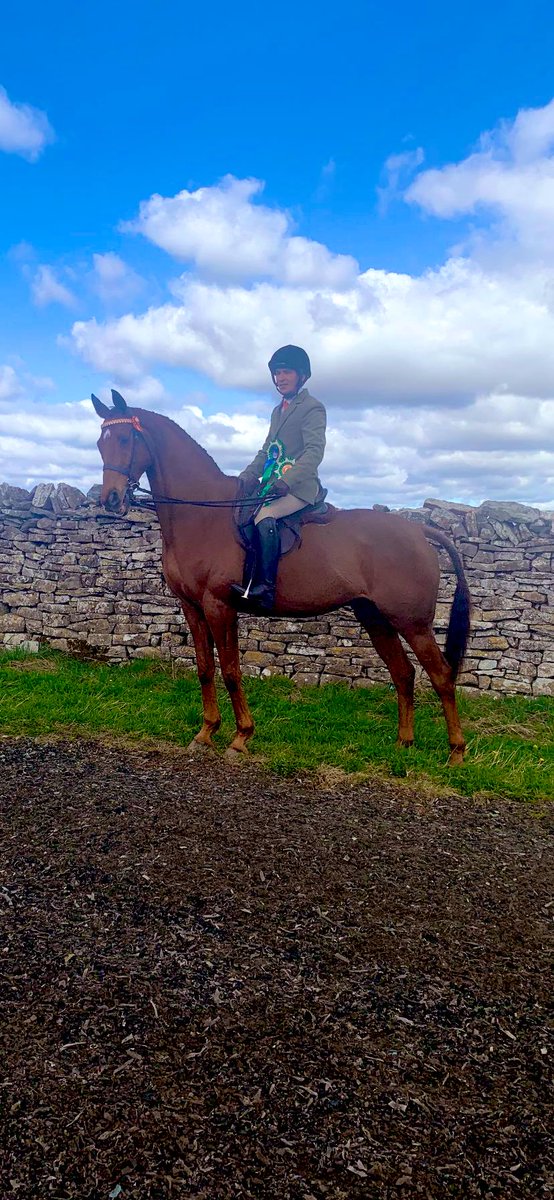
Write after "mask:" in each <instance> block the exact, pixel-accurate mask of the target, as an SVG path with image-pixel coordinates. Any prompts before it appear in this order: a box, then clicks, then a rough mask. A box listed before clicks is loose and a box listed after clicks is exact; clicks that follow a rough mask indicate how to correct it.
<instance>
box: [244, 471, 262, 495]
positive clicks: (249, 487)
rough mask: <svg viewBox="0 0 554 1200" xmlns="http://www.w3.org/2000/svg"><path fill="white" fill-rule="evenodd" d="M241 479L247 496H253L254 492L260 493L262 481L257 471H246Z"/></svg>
mask: <svg viewBox="0 0 554 1200" xmlns="http://www.w3.org/2000/svg"><path fill="white" fill-rule="evenodd" d="M240 478H241V479H242V483H243V487H244V490H245V492H246V495H247V496H251V495H252V494H253V493H254V492H257V491H258V488H259V486H260V480H259V478H258V476H257V475H256V472H255V471H244V472H243V474H242V475H241V476H240Z"/></svg>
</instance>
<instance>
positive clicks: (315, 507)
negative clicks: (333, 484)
mask: <svg viewBox="0 0 554 1200" xmlns="http://www.w3.org/2000/svg"><path fill="white" fill-rule="evenodd" d="M326 495H327V489H326V488H322V489H321V493H320V496H318V498H317V500H316V502H315V504H307V505H306V506H305V508H301V509H300V510H299V511H298V512H295V513H291V515H290V516H289V517H280V518H279V521H278V522H277V523H278V526H279V531H280V534H281V558H282V557H283V555H284V554H289V553H290V551H291V550H294V549H295V547H297V546H301V545H302V533H301V529H302V526H303V525H329V524H330V523H331V521H333V520H334V517H335V514H336V513H337V509H336V508H335V506H334V504H327V503H326V501H325V497H326ZM247 498H248V497H246V495H245V491H244V486H243V484H242V480H241V485H240V487H239V491H238V493H237V500H238V501H244V500H245V499H247ZM259 505H260V500H259V497H258V496H253V497H252V504H251V505H249V504H244V503H238V504H237V505H236V507H235V508H234V509H233V517H234V524H235V534H236V538H237V541H238V543H239V545H241V546H242V547H243V549H244V550H246V552H247V554H248V551H250V552H251V553H252V551H253V549H254V534H255V531H256V526H255V525H254V513H255V512H257V510H258V508H259Z"/></svg>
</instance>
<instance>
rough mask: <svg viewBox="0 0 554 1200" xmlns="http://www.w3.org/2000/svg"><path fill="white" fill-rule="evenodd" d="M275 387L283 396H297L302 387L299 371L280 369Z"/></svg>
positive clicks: (276, 375) (275, 377) (276, 376)
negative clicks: (300, 386)
mask: <svg viewBox="0 0 554 1200" xmlns="http://www.w3.org/2000/svg"><path fill="white" fill-rule="evenodd" d="M274 379H275V387H276V388H277V391H278V392H279V393H280V395H281V396H285V397H286V396H296V393H297V391H298V388H299V385H300V376H299V374H298V371H289V370H287V369H286V368H285V367H279V368H278V369H277V371H276V372H275V375H274Z"/></svg>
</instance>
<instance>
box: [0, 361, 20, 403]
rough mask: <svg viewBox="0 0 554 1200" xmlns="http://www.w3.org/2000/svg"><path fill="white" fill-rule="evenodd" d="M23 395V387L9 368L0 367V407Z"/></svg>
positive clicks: (11, 368)
mask: <svg viewBox="0 0 554 1200" xmlns="http://www.w3.org/2000/svg"><path fill="white" fill-rule="evenodd" d="M22 393H23V386H22V384H21V381H20V379H18V377H17V374H16V372H15V371H14V369H13V367H11V366H7V365H4V366H1V365H0V405H2V407H4V405H6V404H9V403H10V402H11V401H12V400H15V399H16V398H17V397H18V396H21V395H22Z"/></svg>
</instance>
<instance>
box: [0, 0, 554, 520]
mask: <svg viewBox="0 0 554 1200" xmlns="http://www.w3.org/2000/svg"><path fill="white" fill-rule="evenodd" d="M3 12H4V16H3V38H2V49H1V51H0V85H1V86H2V88H3V89H4V115H3V117H2V112H1V110H0V207H1V214H2V220H1V225H0V229H1V234H0V311H1V317H2V320H1V322H0V474H1V475H2V477H4V478H11V479H13V480H14V481H17V482H22V483H26V484H29V485H30V484H32V483H33V482H35V481H36V480H37V479H38V478H66V479H68V478H69V479H71V481H75V482H79V481H80V482H81V483H82V484H83V485H85V484H87V483H89V482H91V481H92V480H93V479H94V478H96V477H97V473H98V472H97V465H96V459H95V457H94V456H95V453H96V452H95V450H94V438H93V436H92V434H93V421H92V417H91V416H90V413H89V412H88V410H87V409H86V407H85V408H83V405H82V401H83V400H84V398H85V397H86V396H87V395H88V394H89V393H90V391H91V390H94V391H98V392H102V391H103V389H105V388H106V387H107V386H108V385H109V384H114V385H116V386H119V387H120V388H121V390H122V391H123V392H124V393H128V394H129V395H130V396H131V398H135V399H136V400H137V402H138V399H142V400H143V401H144V404H145V406H147V407H153V408H156V407H158V408H159V407H163V408H164V411H168V412H171V413H172V415H174V416H175V417H176V419H178V420H180V421H182V423H183V424H185V425H187V427H188V428H190V430H191V432H194V434H195V436H198V437H199V440H201V441H203V442H204V444H208V446H209V447H210V449H211V450H212V452H213V453H214V455H215V457H216V458H217V459H218V461H220V462H221V465H222V466H224V468H225V469H228V470H237V469H240V468H241V466H242V465H244V462H245V461H247V460H248V459H249V457H251V453H253V452H254V450H255V449H256V448H257V439H259V437H260V436H261V435H262V434H263V426H264V422H265V420H266V418H267V415H268V414H269V411H270V407H271V388H270V386H269V387H268V381H267V380H266V375H265V363H266V362H267V358H268V357H269V355H270V353H271V352H272V350H273V349H274V348H275V345H277V344H280V342H281V341H284V340H287V341H288V340H294V341H300V342H302V343H305V344H306V345H307V348H308V349H309V350H310V352H311V354H312V358H313V362H314V371H313V390H314V391H315V392H316V394H318V395H320V397H321V399H322V400H324V401H325V402H326V403H327V404H328V406H329V415H330V431H331V433H332V439H331V440H332V447H331V446H330V450H329V453H328V458H329V464H328V465H329V471H328V480H329V482H330V484H331V491H332V494H333V496H334V498H335V499H338V500H339V501H340V502H342V503H359V502H360V503H370V502H371V503H373V502H374V501H375V500H379V501H385V502H387V503H393V504H395V505H403V504H410V505H413V504H416V503H419V502H420V501H421V499H423V498H424V495H428V494H437V493H438V494H441V495H443V496H444V497H445V498H451V499H464V500H467V501H468V502H473V503H479V502H480V500H483V499H485V498H488V497H489V496H495V497H498V498H504V499H523V500H528V501H531V502H537V503H540V504H543V505H544V506H547V505H550V504H552V505H554V461H553V458H552V450H553V445H552V434H553V432H554V417H553V413H552V409H553V400H552V397H553V396H554V375H553V368H554V363H552V362H551V360H550V355H551V351H550V349H549V347H547V345H546V344H547V343H548V342H549V340H550V335H551V334H552V333H554V329H552V328H551V321H552V316H551V310H550V292H549V288H550V286H551V285H552V287H553V288H554V275H552V271H553V266H554V255H553V252H552V247H551V246H550V244H549V235H550V236H551V235H552V234H554V190H553V191H552V197H551V196H550V191H549V190H548V188H549V186H550V182H551V180H550V175H551V170H552V177H553V179H554V168H553V163H552V154H553V149H554V107H551V102H552V98H553V96H554V70H553V68H552V63H553V62H554V15H553V14H552V9H551V6H550V5H547V4H546V3H543V2H535V3H527V4H525V5H524V4H520V3H517V4H516V3H508V4H502V5H500V4H490V5H483V4H479V5H477V4H476V3H469V4H466V5H465V6H463V7H460V8H459V9H454V8H453V6H445V5H444V4H441V5H439V4H435V3H428V4H423V5H421V6H419V7H417V8H416V9H414V6H413V5H407V4H402V3H401V4H397V5H387V6H385V5H383V4H379V5H376V4H367V3H366V4H361V3H348V2H347V3H343V4H342V5H341V6H333V8H332V9H331V8H329V10H328V11H327V10H326V9H324V8H323V7H322V6H321V5H320V4H315V3H304V4H300V5H297V4H294V5H293V4H292V3H281V4H279V5H266V6H265V7H264V8H263V10H262V8H261V6H260V5H258V4H256V5H255V4H253V3H242V4H240V5H239V6H236V7H235V8H230V7H229V6H228V5H223V4H211V5H204V6H198V7H196V6H195V8H194V11H193V10H192V9H191V6H188V5H184V4H176V3H164V4H158V5H156V4H153V3H148V4H147V3H144V2H142V0H139V2H138V3H134V4H133V5H130V4H127V3H119V4H117V5H115V4H111V5H109V6H108V5H107V4H106V3H104V2H103V0H101V2H100V3H96V4H95V5H94V6H89V5H75V4H68V3H53V4H51V5H49V6H47V7H45V6H44V5H38V4H35V3H31V4H27V5H26V6H21V5H17V6H16V4H15V3H9V4H7V5H6V6H5V7H4V10H3ZM21 105H24V106H31V108H32V109H33V110H34V113H33V112H31V113H30V114H29V113H28V110H25V111H27V115H28V121H29V122H30V123H31V125H32V124H33V122H34V124H35V127H36V128H37V129H39V134H37V136H38V137H39V141H40V130H42V137H43V142H42V144H38V143H37V144H36V145H35V146H34V149H33V148H31V149H29V145H28V144H26V143H25V135H22V136H23V141H22V142H21V139H20V144H18V143H17V136H16V134H17V128H16V127H17V123H18V120H19V117H18V114H20V112H21V110H20V108H19V106H21ZM40 114H42V116H40ZM525 114H528V115H527V116H526V115H525ZM2 120H4V125H3V124H2ZM12 121H13V125H12V124H10V122H12ZM46 121H47V122H48V125H46V124H45V122H46ZM502 122H505V124H502ZM3 129H4V135H3V134H2V130H3ZM6 130H7V132H6ZM14 130H15V133H14ZM2 139H3V140H2ZM10 139H11V140H10ZM226 177H232V179H231V181H229V180H227V182H226V183H224V184H223V185H222V184H221V182H220V181H221V180H223V179H225V178H226ZM245 180H256V181H259V188H257V189H250V191H248V188H246V189H245V188H242V190H241V185H240V183H238V182H237V181H245ZM537 180H538V181H540V188H539V187H537V194H538V192H539V191H540V190H541V189H545V194H544V197H543V203H542V205H538V206H537V205H533V204H531V202H530V200H529V199H528V201H527V205H525V204H522V201H521V194H522V193H526V194H527V195H528V197H529V196H532V195H533V189H534V185H535V183H536V181H537ZM233 181H234V182H233ZM262 183H263V190H262ZM181 194H183V198H182V199H181V201H180V202H179V203H176V202H173V198H175V197H178V196H179V195H181ZM153 195H158V196H159V197H161V198H163V201H162V204H161V209H160V211H159V212H158V213H157V215H156V219H155V220H154V216H155V214H154V213H153V209H152V207H150V208H148V207H145V206H148V204H149V203H150V198H151V197H152V196H153ZM541 195H542V191H541ZM551 198H552V201H553V205H552V208H553V217H552V224H551V226H550V225H549V223H548V210H549V205H550V199H551ZM141 205H142V206H143V209H142V210H141V211H142V216H141V217H140V218H139V206H141ZM201 209H202V212H203V213H204V215H203V218H202V229H201V230H200V231H199V230H198V228H197V227H196V226H194V221H193V220H192V217H194V219H196V216H197V214H198V213H199V212H200V210H201ZM545 214H546V215H545ZM133 222H134V230H133V231H130V230H129V223H133ZM191 222H192V223H191ZM125 223H127V229H126V230H124V229H123V228H122V226H123V225H124V224H125ZM193 226H194V227H193ZM237 230H238V233H237V232H236V231H237ZM234 236H235V237H238V239H239V241H240V242H241V245H243V244H244V241H245V240H247V241H248V239H249V238H250V237H251V239H252V245H254V242H255V248H254V249H255V250H256V253H255V252H254V250H252V253H251V254H250V256H248V255H246V257H244V256H243V260H242V261H241V256H240V253H238V252H237V247H236V246H235V247H232V246H231V245H230V243H231V242H232V239H233V237H234ZM314 247H315V249H314ZM318 247H319V249H318ZM239 249H240V247H239ZM219 250H220V251H221V253H219ZM258 251H259V253H258ZM264 254H267V255H268V260H269V258H270V259H271V262H272V265H271V267H269V268H268V269H267V271H266V269H265V267H264V266H263V265H260V264H261V263H262V262H263V256H264ZM314 255H315V258H317V264H315V265H314V263H315V259H314ZM95 256H96V257H95ZM287 256H288V258H287ZM340 256H342V257H340ZM300 259H301V260H302V265H301V269H300V268H298V262H299V261H300ZM285 260H286V261H287V262H288V266H286V267H285V266H283V265H282V264H283V263H284V262H285ZM293 260H294V264H296V265H295V266H294V267H293V266H291V263H292V262H293ZM308 260H309V264H311V265H307V264H308ZM352 260H355V262H354V264H353V263H352ZM252 264H254V265H252ZM368 272H369V273H370V276H369V277H368V275H367V273H368ZM551 275H552V278H551ZM408 293H409V294H408ZM553 295H554V291H553ZM537 306H538V309H537ZM147 313H150V314H151V316H150V317H149V318H148V319H146V318H145V314H147ZM418 321H419V322H422V323H423V325H422V327H421V328H419V327H418ZM93 322H95V324H94V325H93V324H92V323H93ZM511 322H513V326H512V324H511ZM210 323H211V326H212V327H211V328H210V329H209V330H208V329H207V325H209V324H210ZM185 327H186V336H183V330H184V329H185ZM168 331H171V333H170V332H168ZM430 331H432V336H431V332H430ZM481 337H482V340H480V338H481ZM518 342H520V344H521V345H520V351H521V352H520V353H519V352H518V353H516V351H515V349H514V343H515V344H516V349H517V344H518ZM383 347H386V354H385V352H384V349H383ZM542 347H546V349H545V351H544V354H543V352H542ZM495 348H496V349H495ZM493 351H494V353H493ZM538 360H539V361H538ZM2 370H3V371H4V374H3V375H2ZM2 379H3V390H2ZM25 413H28V414H29V422H28V426H29V428H28V430H26V429H25V423H24V420H23V419H22V418H23V416H24V414H25ZM10 418H12V420H11V424H10ZM218 418H221V419H218ZM63 419H66V420H67V425H68V427H67V433H64V430H63V429H62V425H63ZM79 421H81V431H80V432H79ZM429 430H431V433H429ZM518 438H519V439H520V440H519V441H518ZM324 473H325V471H324Z"/></svg>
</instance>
